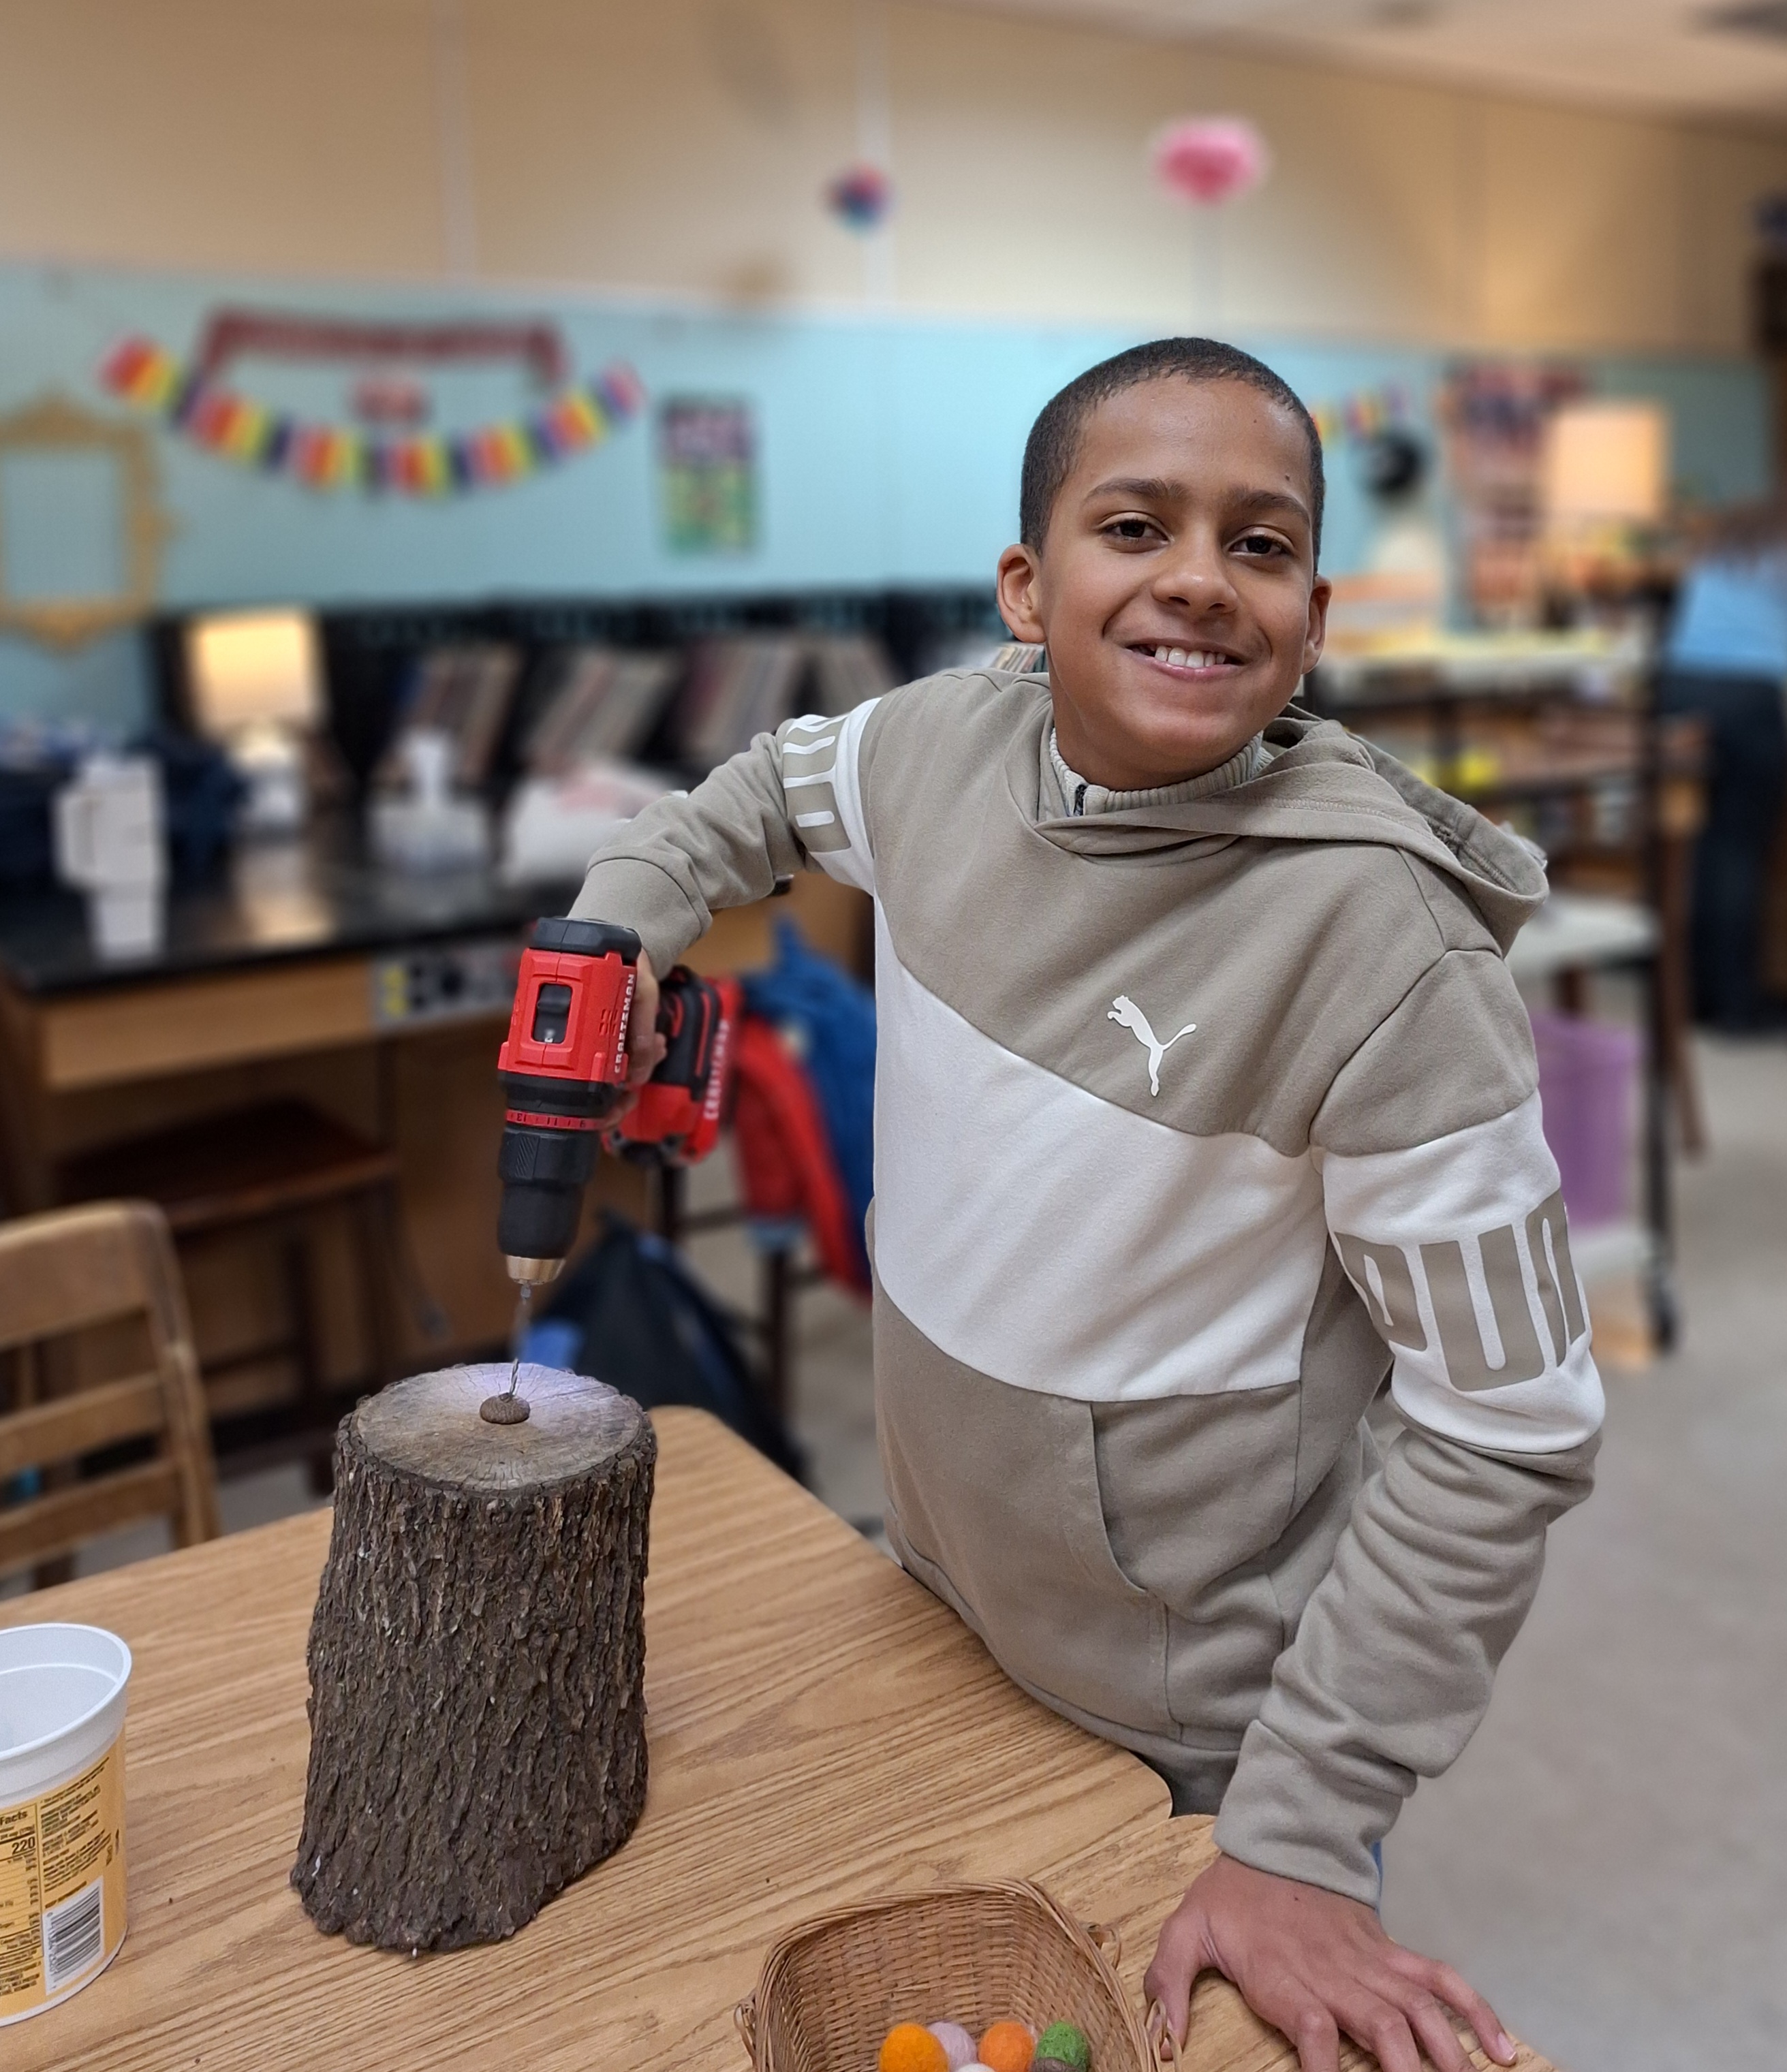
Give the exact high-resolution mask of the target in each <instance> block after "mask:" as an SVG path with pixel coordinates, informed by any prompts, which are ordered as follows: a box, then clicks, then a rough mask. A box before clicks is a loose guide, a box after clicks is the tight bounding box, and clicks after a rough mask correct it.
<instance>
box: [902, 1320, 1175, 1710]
mask: <svg viewBox="0 0 1787 2072" xmlns="http://www.w3.org/2000/svg"><path fill="white" fill-rule="evenodd" d="M875 1376H876V1383H875V1411H876V1424H877V1428H878V1431H879V1439H880V1445H881V1461H882V1472H883V1476H884V1477H885V1478H886V1482H887V1496H888V1501H889V1503H890V1505H891V1509H892V1511H893V1513H894V1515H895V1518H896V1520H897V1521H898V1525H899V1530H900V1536H901V1538H902V1539H903V1540H904V1541H905V1543H906V1544H907V1545H908V1547H909V1548H911V1550H912V1552H913V1554H914V1555H915V1556H917V1557H918V1559H919V1560H920V1563H922V1564H924V1566H925V1567H926V1568H930V1569H933V1570H934V1571H935V1572H936V1573H937V1576H938V1577H940V1578H941V1580H942V1581H943V1582H944V1583H945V1584H946V1585H947V1589H945V1590H943V1591H940V1594H941V1595H945V1597H948V1598H949V1599H950V1600H951V1601H953V1602H955V1603H957V1605H959V1606H960V1607H961V1609H962V1611H963V1613H964V1614H965V1616H966V1618H968V1619H969V1621H970V1623H971V1624H972V1625H973V1626H974V1629H975V1630H976V1631H977V1632H978V1633H979V1634H980V1635H981V1637H982V1639H984V1640H985V1641H986V1645H987V1646H988V1647H989V1649H990V1651H992V1653H993V1655H994V1657H995V1659H997V1660H998V1662H999V1663H1000V1665H1001V1666H1002V1667H1003V1668H1004V1669H1006V1670H1007V1671H1008V1672H1009V1673H1010V1674H1011V1675H1012V1676H1014V1677H1015V1678H1016V1679H1018V1680H1019V1682H1021V1683H1026V1684H1027V1685H1029V1686H1030V1687H1031V1688H1032V1689H1034V1690H1036V1691H1038V1692H1041V1693H1043V1694H1044V1695H1045V1696H1049V1697H1052V1698H1055V1699H1058V1700H1060V1702H1061V1703H1062V1704H1065V1705H1068V1706H1070V1707H1072V1708H1074V1709H1076V1710H1077V1711H1079V1712H1083V1713H1086V1714H1089V1715H1090V1716H1093V1717H1095V1718H1097V1719H1102V1720H1110V1721H1113V1722H1114V1723H1116V1724H1118V1725H1125V1726H1128V1727H1131V1728H1134V1729H1138V1730H1140V1731H1144V1732H1147V1733H1164V1734H1169V1735H1170V1734H1171V1733H1173V1731H1174V1729H1173V1725H1172V1721H1171V1718H1170V1716H1169V1715H1168V1713H1167V1704H1166V1646H1167V1639H1166V1614H1165V1611H1164V1609H1163V1606H1162V1605H1159V1603H1158V1602H1157V1601H1155V1599H1154V1598H1153V1597H1151V1595H1150V1594H1149V1593H1148V1592H1147V1591H1146V1590H1144V1589H1140V1588H1139V1587H1138V1585H1136V1584H1134V1582H1132V1581H1130V1578H1129V1577H1127V1576H1126V1575H1125V1574H1124V1573H1123V1572H1122V1568H1119V1567H1118V1564H1117V1561H1116V1560H1115V1558H1114V1556H1113V1555H1112V1553H1111V1550H1110V1541H1109V1540H1108V1539H1107V1538H1106V1533H1105V1527H1104V1519H1103V1514H1102V1512H1101V1509H1100V1506H1099V1501H1098V1475H1097V1463H1096V1461H1095V1458H1094V1452H1093V1426H1092V1413H1091V1409H1090V1407H1089V1405H1088V1404H1084V1403H1080V1402H1076V1401H1074V1400H1073V1399H1071V1398H1068V1397H1064V1396H1043V1395H1040V1394H1038V1393H1036V1392H1033V1391H1031V1390H1027V1389H1019V1388H1014V1387H1011V1386H1010V1385H1009V1384H1008V1383H1005V1382H1002V1381H995V1380H994V1379H992V1378H991V1377H990V1376H989V1375H983V1374H980V1373H978V1372H977V1371H975V1370H974V1369H973V1368H972V1367H964V1366H963V1365H961V1363H960V1362H958V1361H955V1360H952V1359H949V1357H948V1356H947V1355H945V1354H943V1353H941V1352H939V1351H938V1350H937V1347H936V1346H933V1345H932V1344H931V1343H930V1342H929V1341H928V1340H927V1339H926V1338H924V1336H923V1334H921V1333H920V1332H919V1331H918V1330H916V1329H915V1328H914V1326H912V1323H911V1322H909V1321H908V1319H907V1318H905V1317H904V1316H903V1315H902V1314H901V1313H900V1311H899V1310H898V1309H896V1307H895V1305H893V1304H892V1302H891V1301H889V1300H888V1299H887V1296H886V1294H885V1293H884V1292H881V1293H878V1297H877V1301H876V1304H875Z"/></svg>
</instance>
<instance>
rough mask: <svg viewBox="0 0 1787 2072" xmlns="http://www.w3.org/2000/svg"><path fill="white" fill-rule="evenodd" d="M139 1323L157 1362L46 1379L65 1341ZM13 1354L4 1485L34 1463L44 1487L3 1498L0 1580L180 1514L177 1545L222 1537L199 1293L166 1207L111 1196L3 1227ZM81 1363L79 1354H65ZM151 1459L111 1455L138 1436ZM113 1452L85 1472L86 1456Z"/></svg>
mask: <svg viewBox="0 0 1787 2072" xmlns="http://www.w3.org/2000/svg"><path fill="white" fill-rule="evenodd" d="M133 1319H134V1320H137V1322H138V1326H139V1328H140V1330H142V1334H143V1335H144V1336H145V1337H146V1340H147V1344H148V1349H149V1358H150V1366H149V1367H148V1369H147V1371H143V1372H140V1373H136V1374H132V1375H128V1376H126V1378H125V1379H122V1380H113V1381H102V1382H98V1383H92V1384H89V1385H84V1386H83V1385H80V1384H78V1383H77V1384H73V1385H71V1386H69V1387H66V1388H65V1389H64V1390H61V1391H59V1392H57V1393H56V1394H55V1395H53V1396H49V1395H46V1393H45V1392H44V1391H43V1388H42V1387H41V1386H40V1384H41V1382H42V1379H43V1366H44V1355H46V1354H47V1353H51V1352H53V1351H54V1350H56V1349H57V1347H56V1342H58V1341H66V1340H67V1339H68V1338H71V1337H72V1336H73V1335H74V1334H77V1333H80V1332H85V1331H89V1330H93V1329H94V1328H95V1327H96V1326H120V1325H125V1324H128V1323H129V1322H131V1320H133ZM0 1354H10V1356H11V1362H12V1365H13V1367H14V1375H15V1378H16V1379H17V1381H18V1383H19V1385H18V1386H17V1387H16V1388H15V1391H14V1402H15V1404H16V1406H17V1407H15V1408H13V1409H11V1410H10V1412H0V1490H4V1489H5V1488H6V1486H7V1485H8V1484H9V1483H12V1482H15V1480H16V1478H19V1477H20V1476H23V1475H25V1474H28V1473H29V1472H31V1470H37V1471H39V1474H41V1475H42V1476H43V1480H44V1482H45V1484H46V1486H45V1487H44V1488H43V1492H42V1493H41V1494H35V1495H27V1496H26V1497H25V1498H24V1499H23V1501H21V1502H15V1503H10V1504H0V1576H6V1575H9V1574H10V1573H12V1572H14V1571H16V1570H18V1569H20V1568H39V1570H40V1571H41V1570H42V1569H43V1568H44V1567H45V1566H46V1565H47V1564H51V1563H54V1562H56V1560H58V1559H59V1557H61V1556H67V1555H68V1554H71V1553H72V1552H73V1550H74V1549H75V1548H77V1547H80V1546H81V1545H83V1544H84V1543H85V1542H86V1541H88V1540H94V1539H97V1538H98V1537H99V1536H100V1535H101V1534H102V1533H107V1532H113V1531H117V1529H118V1528H119V1527H121V1526H126V1525H134V1524H137V1523H139V1522H141V1521H142V1520H143V1519H151V1518H166V1519H167V1520H168V1522H169V1523H170V1525H171V1527H172V1528H173V1533H174V1539H175V1544H177V1545H179V1546H181V1547H190V1546H191V1545H193V1544H195V1543H196V1542H197V1541H199V1540H212V1539H215V1538H216V1535H217V1531H218V1525H217V1488H216V1473H215V1471H214V1470H213V1468H212V1459H211V1439H210V1434H209V1432H208V1429H207V1426H206V1423H205V1411H204V1397H203V1396H202V1395H201V1394H200V1388H199V1370H198V1363H197V1361H196V1359H195V1358H194V1356H193V1351H192V1334H191V1327H190V1326H189V1325H188V1324H187V1316H186V1298H185V1297H184V1295H183V1293H182V1292H181V1288H180V1281H179V1269H178V1268H177V1267H176V1265H175V1260H174V1248H173V1245H172V1243H171V1240H170V1239H169V1237H168V1234H167V1223H166V1221H165V1219H163V1215H162V1214H161V1211H159V1209H156V1208H154V1207H152V1206H151V1205H150V1203H148V1202H94V1203H92V1204H90V1205H89V1206H86V1207H80V1208H75V1209H56V1210H51V1211H49V1212H48V1213H47V1214H46V1215H37V1216H22V1217H19V1218H18V1219H16V1220H14V1221H13V1222H10V1223H0ZM58 1364H59V1365H60V1366H64V1367H68V1366H69V1365H71V1364H72V1363H68V1362H65V1361H64V1362H59V1363H58ZM150 1438H152V1439H154V1440H155V1441H157V1442H158V1443H157V1445H156V1448H155V1451H154V1455H153V1457H150V1459H148V1460H134V1461H126V1464H125V1465H122V1466H109V1465H107V1464H105V1461H104V1459H103V1456H104V1453H105V1450H106V1449H112V1448H116V1447H119V1446H121V1445H124V1443H125V1442H126V1441H131V1440H141V1439H150ZM96 1454H97V1455H100V1456H101V1463H100V1464H99V1467H98V1470H97V1472H93V1473H90V1474H88V1475H87V1476H85V1477H84V1478H80V1479H76V1478H73V1476H72V1467H73V1465H74V1464H75V1463H76V1462H77V1461H80V1460H81V1459H82V1458H83V1457H86V1456H92V1455H96Z"/></svg>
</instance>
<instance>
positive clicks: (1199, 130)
mask: <svg viewBox="0 0 1787 2072" xmlns="http://www.w3.org/2000/svg"><path fill="white" fill-rule="evenodd" d="M1151 157H1152V158H1153V161H1154V172H1155V179H1158V180H1159V183H1160V184H1161V185H1162V186H1163V187H1164V188H1165V189H1166V190H1167V193H1168V194H1171V195H1177V196H1178V197H1179V199H1180V200H1181V201H1190V202H1198V203H1202V204H1204V206H1205V207H1211V206H1213V205H1214V204H1215V203H1218V202H1225V201H1233V199H1234V198H1235V196H1236V195H1242V194H1246V192H1247V191H1248V189H1249V188H1250V187H1258V185H1259V183H1260V182H1261V181H1262V180H1263V179H1265V178H1266V175H1267V174H1268V173H1269V172H1270V171H1271V169H1272V154H1271V153H1270V150H1267V148H1266V139H1265V138H1263V137H1262V136H1261V134H1260V133H1259V132H1258V130H1257V129H1255V128H1254V125H1253V124H1252V123H1251V122H1250V121H1247V120H1246V118H1245V117H1242V116H1239V115H1192V116H1187V117H1183V118H1182V119H1181V120H1180V121H1177V122H1169V123H1168V124H1167V126H1166V128H1165V129H1162V130H1159V131H1158V132H1157V133H1156V134H1155V139H1154V142H1153V144H1152V146H1151Z"/></svg>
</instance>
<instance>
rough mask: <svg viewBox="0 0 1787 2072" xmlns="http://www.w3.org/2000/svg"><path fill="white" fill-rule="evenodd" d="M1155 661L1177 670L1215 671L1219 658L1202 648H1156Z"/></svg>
mask: <svg viewBox="0 0 1787 2072" xmlns="http://www.w3.org/2000/svg"><path fill="white" fill-rule="evenodd" d="M1154 659H1155V661H1157V662H1165V663H1167V664H1169V665H1170V666H1171V667H1172V668H1176V669H1213V668H1215V667H1216V664H1217V659H1218V658H1217V656H1214V655H1211V654H1208V653H1206V652H1205V651H1204V649H1203V648H1155V651H1154Z"/></svg>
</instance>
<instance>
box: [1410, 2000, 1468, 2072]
mask: <svg viewBox="0 0 1787 2072" xmlns="http://www.w3.org/2000/svg"><path fill="white" fill-rule="evenodd" d="M1402 2012H1404V2013H1405V2014H1406V2016H1408V2019H1409V2026H1410V2028H1411V2029H1413V2030H1414V2033H1415V2037H1416V2039H1417V2040H1418V2042H1419V2043H1420V2045H1421V2048H1422V2049H1423V2050H1424V2051H1426V2052H1427V2055H1428V2057H1429V2058H1431V2059H1432V2060H1433V2062H1434V2063H1435V2065H1436V2066H1438V2067H1439V2072H1471V2061H1470V2058H1468V2055H1467V2054H1466V2053H1465V2049H1464V2045H1463V2044H1462V2043H1460V2041H1459V2040H1458V2032H1457V2031H1456V2029H1454V2028H1453V2027H1452V2021H1451V2016H1450V2015H1449V2014H1447V2012H1446V2010H1445V2009H1444V2008H1443V2007H1442V2006H1441V2005H1440V2004H1439V2001H1438V2000H1435V1998H1434V1996H1432V1994H1431V1993H1429V1992H1423V1991H1422V1989H1421V1988H1419V1987H1417V1988H1415V1989H1414V1992H1412V1993H1411V1994H1410V1996H1409V1998H1408V2000H1406V2002H1405V2003H1404V2004H1403V2009H1402Z"/></svg>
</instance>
